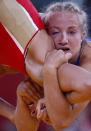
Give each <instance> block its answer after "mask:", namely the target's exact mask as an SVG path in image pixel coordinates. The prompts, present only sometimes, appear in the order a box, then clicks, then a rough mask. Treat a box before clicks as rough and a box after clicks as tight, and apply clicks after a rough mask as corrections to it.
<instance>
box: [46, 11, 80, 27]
mask: <svg viewBox="0 0 91 131" xmlns="http://www.w3.org/2000/svg"><path fill="white" fill-rule="evenodd" d="M48 26H49V27H56V26H57V27H58V26H60V27H65V28H67V27H69V26H70V27H74V26H75V27H78V26H80V20H79V17H78V15H77V14H76V13H71V12H67V11H62V12H55V13H53V14H51V15H50V17H49V18H48Z"/></svg>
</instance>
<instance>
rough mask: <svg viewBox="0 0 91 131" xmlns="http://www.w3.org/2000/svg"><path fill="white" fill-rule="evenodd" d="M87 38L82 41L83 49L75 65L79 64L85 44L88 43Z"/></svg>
mask: <svg viewBox="0 0 91 131" xmlns="http://www.w3.org/2000/svg"><path fill="white" fill-rule="evenodd" d="M86 43H87V42H86V40H83V41H82V44H81V49H80V53H79V56H78V58H77V61H76V63H75V65H77V66H78V65H79V62H80V57H81V54H82V52H83V49H84V46H85V45H86Z"/></svg>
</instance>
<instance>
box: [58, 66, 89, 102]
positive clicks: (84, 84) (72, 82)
mask: <svg viewBox="0 0 91 131" xmlns="http://www.w3.org/2000/svg"><path fill="white" fill-rule="evenodd" d="M58 78H59V84H60V86H61V89H62V91H63V92H67V94H66V97H67V99H68V100H69V102H70V103H71V104H73V103H80V102H84V101H86V100H90V99H91V73H90V72H89V71H87V70H86V69H84V68H81V67H78V66H75V65H72V64H64V65H62V66H61V67H60V69H59V71H58Z"/></svg>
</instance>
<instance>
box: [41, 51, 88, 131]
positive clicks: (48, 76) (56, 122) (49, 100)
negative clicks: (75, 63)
mask: <svg viewBox="0 0 91 131" xmlns="http://www.w3.org/2000/svg"><path fill="white" fill-rule="evenodd" d="M60 55H61V56H62V54H59V55H58V54H57V55H55V53H54V56H53V54H52V55H51V56H52V57H51V56H50V57H49V60H47V61H46V63H47V64H45V65H44V71H43V78H44V79H43V80H44V92H45V99H46V107H47V111H48V115H49V118H50V120H51V122H52V125H53V127H54V128H56V129H63V128H66V127H68V126H69V125H70V124H71V123H72V122H73V120H75V118H76V117H77V116H78V115H79V113H80V112H81V111H82V110H83V109H84V108H85V107H86V105H87V104H88V102H85V103H80V104H75V105H71V104H70V102H69V101H68V99H67V98H66V96H65V95H64V94H63V92H62V90H61V88H60V87H59V83H58V79H57V76H58V75H57V66H58V65H59V63H58V62H59V60H62V61H63V62H64V61H65V59H64V60H63V59H62V57H61V58H60ZM58 57H59V59H58ZM50 58H52V59H50ZM55 60H56V67H55V66H54V65H53V62H54V63H55ZM57 61H58V62H57ZM62 61H61V62H60V64H63V62H62ZM57 64H58V65H57ZM64 121H65V122H64Z"/></svg>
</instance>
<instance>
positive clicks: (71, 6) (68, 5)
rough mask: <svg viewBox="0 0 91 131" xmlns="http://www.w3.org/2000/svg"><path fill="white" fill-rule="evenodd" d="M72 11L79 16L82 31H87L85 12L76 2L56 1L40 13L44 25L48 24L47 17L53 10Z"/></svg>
mask: <svg viewBox="0 0 91 131" xmlns="http://www.w3.org/2000/svg"><path fill="white" fill-rule="evenodd" d="M62 11H67V12H72V13H76V14H77V15H78V17H79V20H80V24H81V29H82V31H84V32H86V33H87V14H86V12H84V11H83V10H82V9H81V8H80V7H79V6H78V5H77V4H75V3H73V2H56V3H53V4H51V5H49V6H48V7H47V8H46V10H45V12H44V13H42V14H41V18H42V20H43V21H44V24H45V26H47V25H48V18H49V17H50V16H51V15H52V14H53V13H55V12H62Z"/></svg>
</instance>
